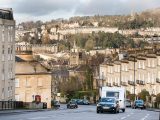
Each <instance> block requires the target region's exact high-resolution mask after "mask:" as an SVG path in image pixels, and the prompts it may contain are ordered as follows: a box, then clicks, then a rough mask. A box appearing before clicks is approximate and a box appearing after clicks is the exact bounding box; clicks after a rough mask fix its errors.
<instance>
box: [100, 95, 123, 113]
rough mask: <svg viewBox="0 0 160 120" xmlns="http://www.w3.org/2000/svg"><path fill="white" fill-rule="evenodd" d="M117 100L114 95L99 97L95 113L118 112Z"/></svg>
mask: <svg viewBox="0 0 160 120" xmlns="http://www.w3.org/2000/svg"><path fill="white" fill-rule="evenodd" d="M119 110H120V108H119V101H118V100H117V99H116V98H114V97H106V98H101V99H100V100H99V102H98V104H97V113H100V112H101V113H103V112H113V113H119Z"/></svg>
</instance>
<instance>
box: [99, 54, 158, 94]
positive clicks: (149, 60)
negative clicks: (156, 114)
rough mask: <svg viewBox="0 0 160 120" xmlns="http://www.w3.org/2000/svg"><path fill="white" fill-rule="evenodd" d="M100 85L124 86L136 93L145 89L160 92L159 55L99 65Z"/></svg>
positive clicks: (153, 92)
mask: <svg viewBox="0 0 160 120" xmlns="http://www.w3.org/2000/svg"><path fill="white" fill-rule="evenodd" d="M98 79H99V84H100V86H109V87H112V86H117V87H121V86H123V87H125V88H126V90H128V91H129V92H130V93H131V94H134V83H135V94H136V95H138V93H140V92H141V91H142V90H144V89H146V90H147V91H149V93H150V95H157V94H158V93H160V88H159V86H160V56H159V55H158V54H157V55H156V54H148V55H142V56H137V57H136V58H135V59H128V60H121V61H114V62H111V63H103V64H101V65H100V74H99V78H98Z"/></svg>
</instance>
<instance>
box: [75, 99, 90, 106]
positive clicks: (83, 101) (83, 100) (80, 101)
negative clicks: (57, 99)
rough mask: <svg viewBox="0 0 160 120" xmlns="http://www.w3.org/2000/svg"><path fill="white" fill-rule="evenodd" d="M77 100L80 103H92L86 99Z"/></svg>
mask: <svg viewBox="0 0 160 120" xmlns="http://www.w3.org/2000/svg"><path fill="white" fill-rule="evenodd" d="M76 102H77V104H78V105H89V104H90V102H89V101H88V100H86V99H77V101H76Z"/></svg>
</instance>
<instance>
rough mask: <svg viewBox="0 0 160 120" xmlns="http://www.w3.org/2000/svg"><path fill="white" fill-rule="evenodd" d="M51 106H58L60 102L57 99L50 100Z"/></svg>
mask: <svg viewBox="0 0 160 120" xmlns="http://www.w3.org/2000/svg"><path fill="white" fill-rule="evenodd" d="M52 106H53V107H54V108H60V103H59V101H57V100H54V101H52Z"/></svg>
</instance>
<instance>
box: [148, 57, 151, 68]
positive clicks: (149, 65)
mask: <svg viewBox="0 0 160 120" xmlns="http://www.w3.org/2000/svg"><path fill="white" fill-rule="evenodd" d="M148 67H151V64H150V60H149V59H148Z"/></svg>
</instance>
